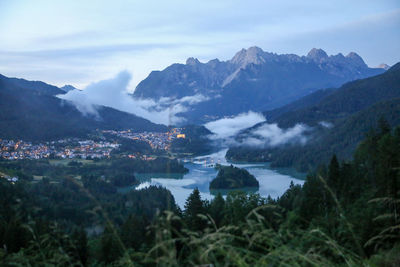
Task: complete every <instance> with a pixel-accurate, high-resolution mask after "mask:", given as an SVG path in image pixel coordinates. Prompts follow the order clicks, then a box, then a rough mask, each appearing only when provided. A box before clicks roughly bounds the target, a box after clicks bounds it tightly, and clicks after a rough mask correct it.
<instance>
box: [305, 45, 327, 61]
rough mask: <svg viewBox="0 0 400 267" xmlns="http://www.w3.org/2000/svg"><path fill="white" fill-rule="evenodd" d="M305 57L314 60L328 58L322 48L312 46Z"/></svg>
mask: <svg viewBox="0 0 400 267" xmlns="http://www.w3.org/2000/svg"><path fill="white" fill-rule="evenodd" d="M307 57H308V58H311V59H313V60H316V61H320V60H321V59H325V58H328V54H327V53H326V52H325V51H324V50H322V49H319V48H318V49H317V48H313V49H311V50H310V52H308V54H307Z"/></svg>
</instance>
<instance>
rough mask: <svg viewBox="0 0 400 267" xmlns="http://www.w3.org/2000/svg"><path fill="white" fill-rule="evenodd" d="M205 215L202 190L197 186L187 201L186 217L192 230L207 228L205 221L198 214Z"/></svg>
mask: <svg viewBox="0 0 400 267" xmlns="http://www.w3.org/2000/svg"><path fill="white" fill-rule="evenodd" d="M200 214H203V215H205V208H204V202H203V201H202V200H201V197H200V192H199V190H198V189H197V188H195V189H194V190H193V192H192V193H191V194H190V196H189V197H188V198H187V200H186V203H185V211H184V218H185V222H186V224H187V225H188V227H189V228H190V229H192V230H196V231H197V230H202V229H204V228H205V226H206V223H205V221H204V220H203V219H202V218H201V217H199V216H198V215H200Z"/></svg>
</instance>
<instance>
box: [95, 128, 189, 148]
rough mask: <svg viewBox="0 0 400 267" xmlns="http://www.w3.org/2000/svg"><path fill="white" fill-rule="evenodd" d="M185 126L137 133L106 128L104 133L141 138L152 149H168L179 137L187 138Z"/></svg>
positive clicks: (132, 138)
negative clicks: (162, 130) (163, 130)
mask: <svg viewBox="0 0 400 267" xmlns="http://www.w3.org/2000/svg"><path fill="white" fill-rule="evenodd" d="M183 130H184V129H183V128H172V129H171V130H170V131H168V132H163V133H158V132H142V133H136V132H132V131H131V130H124V131H114V130H104V131H102V132H103V133H107V134H111V135H116V136H118V137H122V138H128V139H131V140H139V141H143V142H146V143H148V144H149V145H150V146H151V148H152V149H155V150H157V149H159V150H168V149H169V148H170V147H171V142H172V140H174V139H177V138H185V137H186V136H185V134H183V133H182V131H183Z"/></svg>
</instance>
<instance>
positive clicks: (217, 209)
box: [210, 193, 225, 227]
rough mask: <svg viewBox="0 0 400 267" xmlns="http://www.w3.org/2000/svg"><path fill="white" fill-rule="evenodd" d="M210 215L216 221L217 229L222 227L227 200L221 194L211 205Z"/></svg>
mask: <svg viewBox="0 0 400 267" xmlns="http://www.w3.org/2000/svg"><path fill="white" fill-rule="evenodd" d="M210 215H211V217H212V218H213V219H214V221H215V224H216V225H217V227H220V226H221V225H222V223H223V220H224V216H225V200H224V198H223V197H222V195H221V193H218V194H217V196H216V197H215V198H214V199H213V201H212V202H211V205H210Z"/></svg>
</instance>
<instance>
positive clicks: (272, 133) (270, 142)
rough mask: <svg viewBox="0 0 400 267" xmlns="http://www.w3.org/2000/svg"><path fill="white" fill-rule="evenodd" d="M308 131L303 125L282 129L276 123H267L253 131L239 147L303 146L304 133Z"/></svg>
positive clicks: (305, 139)
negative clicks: (292, 144) (289, 144)
mask: <svg viewBox="0 0 400 267" xmlns="http://www.w3.org/2000/svg"><path fill="white" fill-rule="evenodd" d="M309 130H310V128H309V127H308V126H306V125H303V124H296V125H295V126H293V127H292V128H288V129H282V128H279V126H278V125H277V124H276V123H272V124H268V123H267V124H264V125H262V126H260V127H258V128H257V129H255V130H253V131H252V132H251V133H250V135H249V137H247V138H245V139H244V140H242V141H241V142H240V145H248V146H270V147H274V146H279V145H283V144H287V143H300V144H305V143H306V142H307V137H306V136H305V133H306V132H307V131H309Z"/></svg>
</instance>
